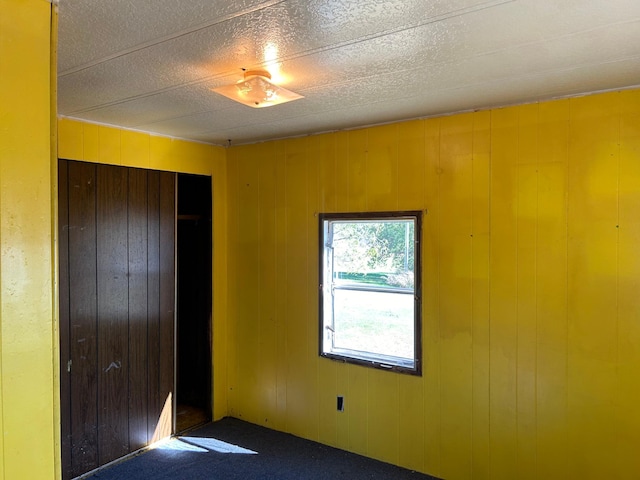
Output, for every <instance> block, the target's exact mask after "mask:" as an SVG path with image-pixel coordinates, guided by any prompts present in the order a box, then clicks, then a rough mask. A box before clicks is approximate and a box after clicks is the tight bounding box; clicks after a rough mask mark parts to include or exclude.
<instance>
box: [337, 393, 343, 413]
mask: <svg viewBox="0 0 640 480" xmlns="http://www.w3.org/2000/svg"><path fill="white" fill-rule="evenodd" d="M337 406H338V411H339V412H344V397H343V396H342V395H338V402H337Z"/></svg>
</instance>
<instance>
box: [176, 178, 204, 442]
mask: <svg viewBox="0 0 640 480" xmlns="http://www.w3.org/2000/svg"><path fill="white" fill-rule="evenodd" d="M177 240H178V241H177V245H178V247H177V256H178V258H177V282H178V283H177V295H178V297H177V298H178V302H177V305H178V307H177V345H176V346H177V378H176V432H183V431H185V430H188V429H189V428H192V427H195V426H198V425H201V424H203V423H205V422H207V421H210V420H211V367H212V365H211V358H212V357H211V345H212V343H211V270H212V269H211V259H212V258H211V255H212V249H211V247H212V245H211V177H206V176H201V175H188V174H178V221H177Z"/></svg>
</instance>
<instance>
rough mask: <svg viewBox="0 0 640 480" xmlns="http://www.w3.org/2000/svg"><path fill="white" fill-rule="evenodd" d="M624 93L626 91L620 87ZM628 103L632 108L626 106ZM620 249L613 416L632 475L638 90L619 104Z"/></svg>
mask: <svg viewBox="0 0 640 480" xmlns="http://www.w3.org/2000/svg"><path fill="white" fill-rule="evenodd" d="M625 93H626V92H625ZM629 105H634V107H635V108H632V109H628V106H629ZM621 110H622V116H621V124H620V126H621V131H620V184H619V202H620V203H619V225H620V228H619V252H618V275H619V276H618V288H619V290H618V299H619V303H618V361H619V367H618V368H619V370H618V387H617V390H618V392H617V393H618V396H617V400H618V402H619V404H620V406H619V412H618V413H617V415H616V417H615V421H616V428H617V431H618V432H619V433H618V436H619V438H618V444H617V447H616V453H617V460H616V462H615V463H616V466H617V472H616V473H617V474H618V476H619V478H620V479H625V480H626V479H629V480H630V479H632V478H634V476H637V475H638V472H640V458H639V457H638V455H637V446H638V445H639V444H640V412H638V408H637V406H638V405H639V404H640V379H639V376H638V366H639V365H640V323H639V322H638V317H639V307H638V292H639V291H640V276H639V275H638V272H639V271H640V256H638V254H637V251H638V245H640V223H639V222H638V221H637V218H638V212H639V211H640V96H639V95H636V96H635V97H633V98H630V99H626V98H625V99H624V106H623V105H621Z"/></svg>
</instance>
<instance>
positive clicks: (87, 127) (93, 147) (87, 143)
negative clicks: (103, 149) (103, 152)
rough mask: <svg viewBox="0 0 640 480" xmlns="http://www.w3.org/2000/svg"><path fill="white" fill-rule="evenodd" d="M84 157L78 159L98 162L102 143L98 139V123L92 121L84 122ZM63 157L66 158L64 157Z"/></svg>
mask: <svg viewBox="0 0 640 480" xmlns="http://www.w3.org/2000/svg"><path fill="white" fill-rule="evenodd" d="M81 145H82V146H83V150H82V157H80V158H78V160H84V161H86V162H97V161H98V160H99V156H100V154H99V152H100V143H99V141H98V125H94V124H92V123H83V124H82V143H81ZM61 158H65V157H62V156H61Z"/></svg>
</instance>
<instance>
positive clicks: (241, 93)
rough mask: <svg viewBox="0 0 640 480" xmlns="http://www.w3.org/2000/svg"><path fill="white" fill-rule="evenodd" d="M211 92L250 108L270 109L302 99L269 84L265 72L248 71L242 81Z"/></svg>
mask: <svg viewBox="0 0 640 480" xmlns="http://www.w3.org/2000/svg"><path fill="white" fill-rule="evenodd" d="M213 91H214V92H216V93H219V94H220V95H224V96H225V97H227V98H230V99H231V100H235V101H236V102H240V103H242V104H243V105H247V106H249V107H252V108H264V107H271V106H272V105H278V104H280V103H286V102H291V101H292V100H298V99H300V98H304V97H303V96H302V95H298V94H297V93H293V92H291V91H289V90H287V89H286V88H282V87H278V86H277V85H275V84H273V83H271V74H270V73H269V72H267V71H266V70H248V71H246V72H244V80H240V81H239V82H238V83H234V84H232V85H224V86H222V87H218V88H214V89H213Z"/></svg>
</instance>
